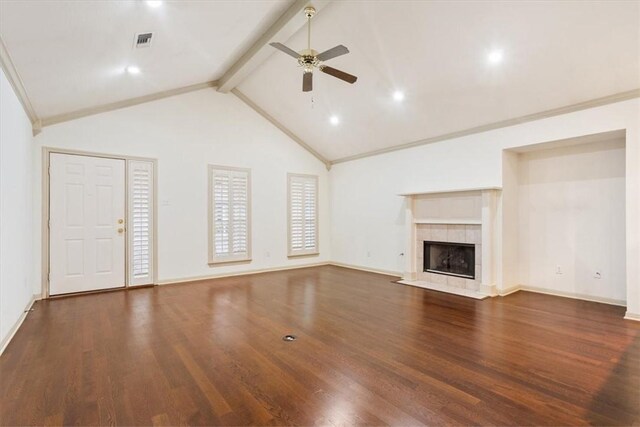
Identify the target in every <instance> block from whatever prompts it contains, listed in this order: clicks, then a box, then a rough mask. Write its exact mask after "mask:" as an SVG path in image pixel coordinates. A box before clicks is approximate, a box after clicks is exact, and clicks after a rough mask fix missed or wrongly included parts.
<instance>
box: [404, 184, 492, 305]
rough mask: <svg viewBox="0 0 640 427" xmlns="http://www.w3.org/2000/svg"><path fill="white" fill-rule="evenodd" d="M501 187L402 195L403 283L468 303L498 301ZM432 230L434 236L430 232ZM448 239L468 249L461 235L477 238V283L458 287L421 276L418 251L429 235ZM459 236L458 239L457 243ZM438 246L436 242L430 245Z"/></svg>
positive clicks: (427, 274) (472, 282) (458, 285)
mask: <svg viewBox="0 0 640 427" xmlns="http://www.w3.org/2000/svg"><path fill="white" fill-rule="evenodd" d="M501 190H502V189H501V188H500V187H479V188H453V189H442V190H430V191H421V192H410V193H403V194H401V195H402V196H403V197H404V198H405V226H406V230H407V231H406V233H407V234H406V242H407V243H406V248H405V252H404V254H405V269H404V275H403V279H402V281H401V283H403V284H408V285H413V286H419V287H423V288H427V289H434V290H438V291H444V292H450V293H454V294H457V295H464V296H468V297H472V298H486V297H489V296H494V295H496V292H495V289H496V286H495V284H496V274H497V268H496V267H497V264H496V263H497V261H498V258H499V257H498V255H497V242H498V241H499V239H498V235H499V230H498V229H497V227H498V225H497V224H499V221H497V212H498V203H499V199H500V197H501ZM432 230H433V231H432ZM431 232H433V233H436V232H437V233H440V234H441V235H442V233H447V234H448V236H449V238H448V239H447V240H446V241H447V242H452V243H456V242H457V243H469V242H470V241H469V239H468V238H467V239H465V238H464V237H463V236H464V235H465V234H464V233H472V234H473V233H475V234H477V237H476V238H475V240H474V241H473V243H475V244H476V245H477V246H476V251H477V252H478V256H479V260H480V261H479V265H478V266H477V267H478V269H477V271H478V272H479V274H477V277H476V278H475V280H473V281H472V280H468V281H465V282H460V281H459V280H455V279H447V281H446V282H445V283H443V282H442V278H440V277H434V276H433V275H431V274H429V272H424V271H422V270H423V268H422V267H419V266H420V265H421V263H420V262H419V260H418V258H420V257H421V256H422V251H421V250H420V247H421V245H422V243H423V241H425V240H429V239H426V238H425V235H428V234H429V233H431ZM456 236H458V238H456ZM431 240H437V239H431Z"/></svg>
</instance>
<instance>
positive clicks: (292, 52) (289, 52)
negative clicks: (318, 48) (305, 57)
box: [269, 42, 300, 59]
mask: <svg viewBox="0 0 640 427" xmlns="http://www.w3.org/2000/svg"><path fill="white" fill-rule="evenodd" d="M269 44H270V45H271V46H273V47H275V48H276V49H278V50H279V51H281V52H284V53H286V54H287V55H289V56H293V57H294V58H296V59H298V58H300V55H298V52H296V51H295V50H293V49H290V48H288V47H286V46H285V45H283V44H282V43H278V42H273V43H269Z"/></svg>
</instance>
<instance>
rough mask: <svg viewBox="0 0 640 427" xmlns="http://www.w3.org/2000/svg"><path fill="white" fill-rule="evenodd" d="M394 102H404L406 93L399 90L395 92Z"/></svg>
mask: <svg viewBox="0 0 640 427" xmlns="http://www.w3.org/2000/svg"><path fill="white" fill-rule="evenodd" d="M393 100H394V101H396V102H401V101H403V100H404V92H402V91H400V90H397V91H395V92H393Z"/></svg>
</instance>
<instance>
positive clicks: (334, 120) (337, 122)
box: [329, 116, 340, 126]
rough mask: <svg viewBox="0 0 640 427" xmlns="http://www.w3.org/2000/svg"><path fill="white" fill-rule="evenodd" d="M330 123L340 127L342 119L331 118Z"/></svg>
mask: <svg viewBox="0 0 640 427" xmlns="http://www.w3.org/2000/svg"><path fill="white" fill-rule="evenodd" d="M329 123H331V124H332V125H334V126H337V125H339V124H340V117H338V116H331V117H329Z"/></svg>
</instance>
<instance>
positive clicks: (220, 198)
mask: <svg viewBox="0 0 640 427" xmlns="http://www.w3.org/2000/svg"><path fill="white" fill-rule="evenodd" d="M209 173H210V192H211V194H210V197H211V213H210V215H211V218H210V224H211V231H210V233H211V237H210V240H211V243H210V256H209V258H210V260H209V262H211V263H224V262H234V261H247V260H249V259H250V258H251V254H250V238H251V236H250V224H249V219H250V213H249V212H250V172H249V170H248V169H234V168H224V167H218V166H213V167H210V172H209Z"/></svg>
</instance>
